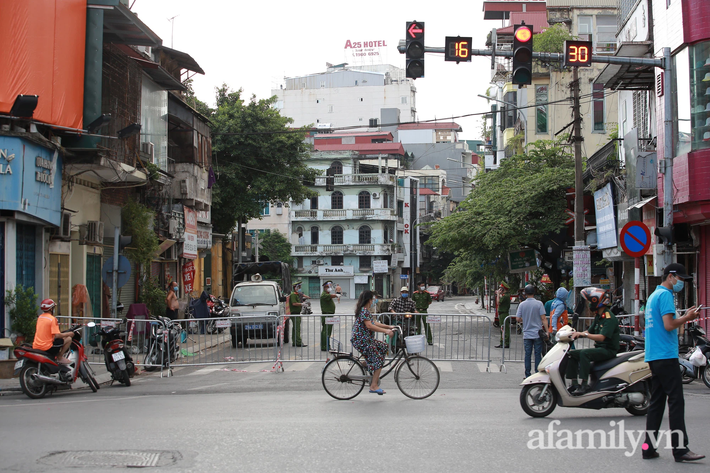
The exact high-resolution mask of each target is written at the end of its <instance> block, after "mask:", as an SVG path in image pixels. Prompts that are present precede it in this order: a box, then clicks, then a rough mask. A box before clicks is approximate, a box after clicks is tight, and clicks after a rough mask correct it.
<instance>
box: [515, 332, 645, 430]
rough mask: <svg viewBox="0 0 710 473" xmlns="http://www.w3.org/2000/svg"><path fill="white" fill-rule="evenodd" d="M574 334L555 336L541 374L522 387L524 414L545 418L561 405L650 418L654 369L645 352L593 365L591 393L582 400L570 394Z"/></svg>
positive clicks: (542, 365)
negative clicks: (619, 409) (567, 377)
mask: <svg viewBox="0 0 710 473" xmlns="http://www.w3.org/2000/svg"><path fill="white" fill-rule="evenodd" d="M573 333H575V330H574V329H573V328H572V327H570V326H565V327H562V328H561V329H560V330H559V331H558V332H557V333H556V335H555V338H556V341H557V343H556V344H555V345H554V346H553V347H552V348H551V349H550V350H549V351H548V352H547V354H546V355H545V356H544V357H543V358H542V360H541V361H540V364H539V366H538V372H537V373H534V374H532V375H531V376H529V377H528V378H526V379H525V380H523V382H522V383H521V386H522V387H523V388H522V390H521V391H520V405H521V407H522V408H523V411H525V413H526V414H528V415H529V416H531V417H545V416H547V415H549V414H550V413H552V411H554V410H555V407H556V406H558V405H559V406H560V407H580V408H584V409H606V408H610V407H623V408H625V409H626V410H627V411H628V412H629V413H630V414H632V415H635V416H643V415H646V412H647V411H648V406H649V400H650V398H651V394H650V391H651V383H650V381H651V369H650V368H649V366H648V364H647V363H646V362H645V361H644V355H645V352H643V351H632V352H627V353H619V354H617V355H616V357H615V358H613V359H611V360H606V361H603V362H600V363H592V367H591V371H590V379H589V386H590V387H591V391H589V392H588V393H585V394H583V395H580V396H573V395H571V394H570V393H569V391H568V388H567V386H566V382H565V378H564V374H565V371H566V369H567V363H568V361H569V356H568V354H569V351H570V344H571V343H572V334H573Z"/></svg>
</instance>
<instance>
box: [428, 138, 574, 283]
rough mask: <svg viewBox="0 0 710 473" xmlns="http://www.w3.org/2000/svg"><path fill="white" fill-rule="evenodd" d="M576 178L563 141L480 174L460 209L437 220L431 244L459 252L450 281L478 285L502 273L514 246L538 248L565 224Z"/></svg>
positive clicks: (538, 145) (541, 144)
mask: <svg viewBox="0 0 710 473" xmlns="http://www.w3.org/2000/svg"><path fill="white" fill-rule="evenodd" d="M573 183H574V159H573V156H572V154H571V153H570V151H569V149H568V147H567V146H566V145H563V144H562V142H561V141H549V140H540V141H536V142H534V143H531V144H530V145H528V146H527V149H526V153H525V154H518V155H515V156H512V157H510V158H506V159H504V160H502V161H501V165H500V167H499V168H498V169H497V170H495V171H492V172H488V173H480V174H478V175H477V176H476V178H475V179H474V186H473V190H472V191H471V193H470V194H469V195H468V197H467V198H466V200H465V201H463V202H462V203H461V205H460V206H459V209H458V211H457V212H455V213H454V214H452V215H450V216H449V217H446V218H444V219H442V220H441V221H439V222H437V223H435V224H433V225H432V236H431V239H430V240H429V242H430V244H431V245H432V246H437V247H438V248H439V249H440V250H443V251H448V252H451V253H454V254H455V255H456V258H455V259H454V260H453V262H452V263H451V265H450V266H449V268H448V269H447V280H449V281H457V282H459V283H461V284H466V285H467V286H469V287H475V286H478V285H480V284H481V283H482V281H483V277H484V276H491V275H493V276H495V277H499V278H502V277H503V276H504V275H505V274H507V271H508V268H507V255H508V252H509V251H510V250H511V249H518V248H521V247H526V246H527V247H532V248H538V249H539V248H540V241H541V239H543V237H546V236H547V235H549V234H553V233H557V232H559V231H560V229H561V228H562V227H563V226H564V220H565V213H564V211H565V208H566V205H567V204H566V199H565V190H566V189H567V188H568V187H570V186H572V185H573Z"/></svg>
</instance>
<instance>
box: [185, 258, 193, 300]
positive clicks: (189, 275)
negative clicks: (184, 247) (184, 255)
mask: <svg viewBox="0 0 710 473" xmlns="http://www.w3.org/2000/svg"><path fill="white" fill-rule="evenodd" d="M182 284H183V286H184V287H185V294H190V293H191V292H192V290H193V289H194V288H195V287H194V284H195V264H194V263H193V262H192V261H188V262H187V263H185V264H184V265H182Z"/></svg>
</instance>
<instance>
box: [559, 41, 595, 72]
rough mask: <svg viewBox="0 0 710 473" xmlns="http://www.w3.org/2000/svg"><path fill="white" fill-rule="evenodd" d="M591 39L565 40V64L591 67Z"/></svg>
mask: <svg viewBox="0 0 710 473" xmlns="http://www.w3.org/2000/svg"><path fill="white" fill-rule="evenodd" d="M591 51H592V42H591V41H565V66H567V67H591V65H592V54H591Z"/></svg>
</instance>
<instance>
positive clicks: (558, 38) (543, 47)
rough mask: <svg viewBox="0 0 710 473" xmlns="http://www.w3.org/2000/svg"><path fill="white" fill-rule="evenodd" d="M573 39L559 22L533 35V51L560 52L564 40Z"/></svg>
mask: <svg viewBox="0 0 710 473" xmlns="http://www.w3.org/2000/svg"><path fill="white" fill-rule="evenodd" d="M572 39H574V36H572V35H571V34H570V32H569V30H568V29H567V27H566V26H565V25H563V24H561V23H558V24H556V25H554V26H551V27H549V28H547V29H546V30H544V31H543V32H542V33H538V34H536V35H533V51H535V52H536V53H561V52H562V50H563V48H564V44H565V41H568V40H572Z"/></svg>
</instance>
